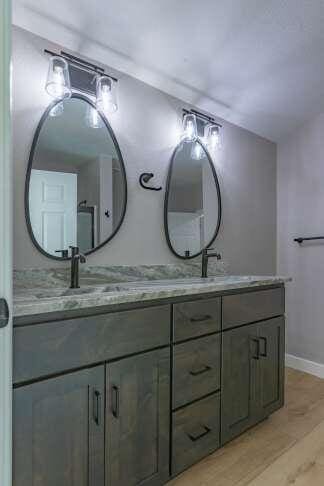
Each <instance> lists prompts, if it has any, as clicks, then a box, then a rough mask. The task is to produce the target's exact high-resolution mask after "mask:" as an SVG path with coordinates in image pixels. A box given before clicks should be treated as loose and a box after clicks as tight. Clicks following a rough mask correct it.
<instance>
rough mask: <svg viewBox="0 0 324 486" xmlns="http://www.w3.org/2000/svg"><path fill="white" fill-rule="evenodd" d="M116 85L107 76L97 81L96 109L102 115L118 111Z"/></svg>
mask: <svg viewBox="0 0 324 486" xmlns="http://www.w3.org/2000/svg"><path fill="white" fill-rule="evenodd" d="M115 85H116V83H115V81H114V80H113V79H111V78H109V77H108V76H101V77H99V78H98V81H97V108H98V109H99V110H101V111H102V112H103V113H114V112H115V111H117V109H118V104H117V97H116V86H115Z"/></svg>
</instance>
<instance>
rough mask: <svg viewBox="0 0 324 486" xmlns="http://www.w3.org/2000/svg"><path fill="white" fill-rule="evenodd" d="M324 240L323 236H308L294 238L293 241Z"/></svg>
mask: <svg viewBox="0 0 324 486" xmlns="http://www.w3.org/2000/svg"><path fill="white" fill-rule="evenodd" d="M313 240H324V236H310V237H308V238H301V237H299V238H295V239H294V241H296V242H297V243H299V244H301V243H302V242H303V241H313Z"/></svg>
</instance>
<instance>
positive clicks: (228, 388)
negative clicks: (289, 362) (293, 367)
mask: <svg viewBox="0 0 324 486" xmlns="http://www.w3.org/2000/svg"><path fill="white" fill-rule="evenodd" d="M284 340H285V339H284V318H283V317H279V318H275V319H270V320H268V321H264V322H260V323H257V324H251V325H247V326H243V327H239V328H236V329H232V330H230V331H227V332H224V334H223V350H222V357H223V362H222V423H221V442H222V444H224V443H226V442H228V441H229V440H231V439H233V438H234V437H236V436H237V435H239V434H241V433H242V432H244V431H245V430H246V429H248V428H249V427H251V426H252V425H255V424H256V423H258V422H260V421H261V420H263V419H264V418H266V417H268V416H269V415H270V414H271V413H273V412H274V411H275V410H278V409H279V408H280V407H282V406H283V399H284Z"/></svg>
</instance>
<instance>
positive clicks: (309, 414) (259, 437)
mask: <svg viewBox="0 0 324 486" xmlns="http://www.w3.org/2000/svg"><path fill="white" fill-rule="evenodd" d="M234 485H235V486H246V485H250V486H291V485H293V486H324V380H321V379H320V378H316V377H314V376H312V375H308V374H306V373H301V372H299V371H296V370H292V369H290V368H286V404H285V407H284V408H283V409H281V410H279V411H278V412H276V413H275V414H273V415H272V416H271V417H269V419H267V420H266V421H264V422H262V423H261V424H259V425H258V426H256V427H255V428H253V429H251V430H249V431H248V432H246V433H245V434H243V435H241V436H240V437H238V438H237V439H235V440H234V441H233V442H231V443H229V444H227V445H226V446H225V447H224V448H222V449H220V450H218V451H216V452H215V453H214V454H212V455H210V456H208V457H207V458H206V459H204V460H203V461H201V462H200V463H198V464H196V465H195V466H193V467H192V468H191V469H189V470H188V471H185V472H184V473H183V474H182V475H180V476H178V477H177V478H175V479H174V480H173V481H171V482H169V483H168V486H234Z"/></svg>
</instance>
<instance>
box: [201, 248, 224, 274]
mask: <svg viewBox="0 0 324 486" xmlns="http://www.w3.org/2000/svg"><path fill="white" fill-rule="evenodd" d="M213 249H214V248H204V249H203V251H202V253H201V256H202V258H201V278H207V273H208V259H209V258H213V257H214V258H217V260H221V258H222V257H221V254H220V253H216V252H215V253H209V251H212V250H213Z"/></svg>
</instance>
